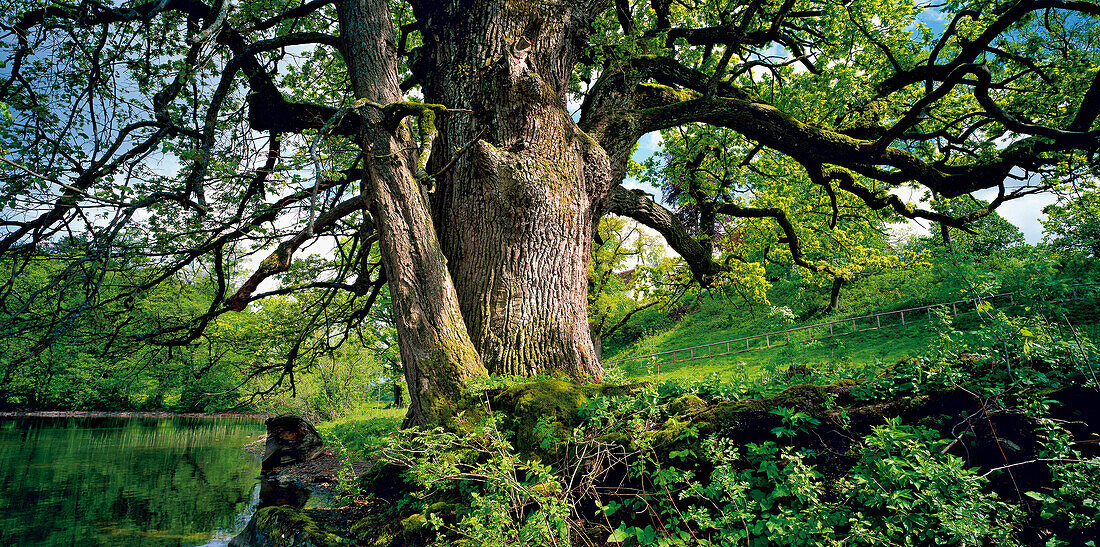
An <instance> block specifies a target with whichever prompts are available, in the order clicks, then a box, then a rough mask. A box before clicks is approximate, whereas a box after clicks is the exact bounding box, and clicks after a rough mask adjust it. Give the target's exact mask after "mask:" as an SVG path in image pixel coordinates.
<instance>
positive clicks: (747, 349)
mask: <svg viewBox="0 0 1100 547" xmlns="http://www.w3.org/2000/svg"><path fill="white" fill-rule="evenodd" d="M745 351H749V339H748V338H746V339H745Z"/></svg>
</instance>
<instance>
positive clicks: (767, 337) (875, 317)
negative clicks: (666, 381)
mask: <svg viewBox="0 0 1100 547" xmlns="http://www.w3.org/2000/svg"><path fill="white" fill-rule="evenodd" d="M1096 286H1100V283H1078V284H1075V285H1070V286H1069V288H1070V293H1069V294H1068V295H1066V296H1067V297H1066V298H1063V299H1060V300H1057V301H1058V302H1068V301H1072V300H1080V299H1081V298H1083V297H1084V296H1085V295H1091V293H1092V291H1091V290H1089V289H1091V288H1093V287H1096ZM1021 293H1023V291H1016V292H1007V293H998V294H991V295H989V296H983V297H977V298H971V299H968V300H956V301H954V302H941V303H938V304H929V305H927V306H918V307H915V308H906V309H903V310H894V311H888V312H883V313H875V314H870V315H860V316H858V317H849V318H847V319H837V320H834V321H827V322H824V323H815V324H813V325H805V326H801V327H795V328H793V329H787V330H780V331H774V332H767V333H764V334H755V335H752V336H744V337H741V338H734V339H732V340H723V341H721V342H712V343H710V344H702V345H699V346H692V347H688V348H680V349H673V350H667V351H661V352H657V353H649V354H646V355H639V356H636V357H626V358H623V359H615V360H613V361H605V362H604V364H605V365H614V364H618V363H626V362H630V361H637V362H638V366H639V367H652V366H653V365H655V364H656V365H662V364H671V363H681V362H684V361H694V360H697V359H710V358H713V357H723V356H726V355H736V354H738V353H744V352H746V351H754V350H761V349H768V348H773V347H781V346H785V345H787V344H790V343H791V342H811V341H813V340H822V339H826V338H833V337H835V336H847V335H849V334H856V333H859V332H865V331H871V330H879V329H884V328H896V327H900V326H903V325H908V324H910V323H913V322H916V321H920V320H923V319H931V318H932V310H934V309H936V308H948V307H949V308H950V309H951V315H952V316H957V315H959V313H960V311H959V310H960V309H962V310H963V313H965V312H966V311H969V308H971V307H974V308H975V309H977V307H978V306H979V305H981V303H983V302H987V303H990V304H992V303H993V301H994V300H1001V301H1005V300H1007V302H1008V303H1009V304H1010V305H1011V304H1015V303H1016V299H1017V298H1018V297H1020V295H1021ZM1040 299H1041V300H1042V301H1048V299H1046V298H1043V297H1040Z"/></svg>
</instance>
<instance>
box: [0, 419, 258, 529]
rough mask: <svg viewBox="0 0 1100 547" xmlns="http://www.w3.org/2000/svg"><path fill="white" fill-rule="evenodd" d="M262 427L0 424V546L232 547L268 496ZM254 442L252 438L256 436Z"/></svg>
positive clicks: (185, 422)
mask: <svg viewBox="0 0 1100 547" xmlns="http://www.w3.org/2000/svg"><path fill="white" fill-rule="evenodd" d="M263 432H264V426H263V424H262V423H261V422H251V421H248V422H245V421H231V420H206V419H136V418H74V419H54V418H18V419H0V545H50V546H54V545H125V546H131V545H133V546H146V545H149V546H154V545H155V546H165V545H224V544H225V543H226V542H227V541H228V540H229V538H230V537H231V536H232V535H233V534H234V533H235V532H237V531H238V530H239V529H240V528H242V527H243V526H244V525H245V524H246V523H247V522H248V517H249V516H250V513H251V512H252V511H254V508H255V503H256V499H257V497H258V487H257V485H256V480H255V479H256V476H257V474H258V473H259V469H260V465H259V461H258V459H257V458H256V457H255V456H251V455H249V454H247V453H245V452H243V451H242V450H241V447H242V446H244V445H245V444H247V443H248V442H249V441H250V440H251V439H255V438H256V436H258V435H260V434H262V433H263ZM250 436H251V437H250Z"/></svg>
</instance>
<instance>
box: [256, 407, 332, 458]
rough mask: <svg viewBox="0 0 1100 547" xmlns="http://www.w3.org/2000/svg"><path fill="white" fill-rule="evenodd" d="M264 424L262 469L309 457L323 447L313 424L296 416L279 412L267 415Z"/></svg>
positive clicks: (314, 456)
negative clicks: (265, 429) (273, 415)
mask: <svg viewBox="0 0 1100 547" xmlns="http://www.w3.org/2000/svg"><path fill="white" fill-rule="evenodd" d="M266 424H267V444H266V445H265V446H264V458H263V462H262V464H261V467H262V469H263V471H265V472H267V471H271V470H272V469H275V468H276V467H281V466H284V465H292V464H295V463H299V462H304V461H309V460H312V459H313V458H316V457H317V456H319V455H320V454H321V451H322V449H323V448H324V446H325V443H324V441H322V440H321V435H319V434H318V433H317V430H316V429H314V428H313V424H311V423H309V421H307V420H306V419H305V418H302V417H300V416H295V415H293V414H282V415H279V416H276V417H274V418H268V420H267V422H266Z"/></svg>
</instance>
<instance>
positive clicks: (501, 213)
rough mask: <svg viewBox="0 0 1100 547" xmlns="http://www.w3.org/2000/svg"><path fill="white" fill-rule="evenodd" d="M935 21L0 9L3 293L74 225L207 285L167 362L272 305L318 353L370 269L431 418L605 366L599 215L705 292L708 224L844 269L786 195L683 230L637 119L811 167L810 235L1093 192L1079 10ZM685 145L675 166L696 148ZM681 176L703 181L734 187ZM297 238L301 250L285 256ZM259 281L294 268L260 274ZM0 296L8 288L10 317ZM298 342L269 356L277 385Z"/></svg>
mask: <svg viewBox="0 0 1100 547" xmlns="http://www.w3.org/2000/svg"><path fill="white" fill-rule="evenodd" d="M931 9H932V8H927V7H925V6H924V4H920V3H917V2H914V1H913V0H853V1H843V2H841V1H837V0H789V1H783V2H779V1H770V0H769V1H763V0H762V1H747V2H726V1H715V0H700V1H697V2H688V3H683V2H671V1H669V0H650V1H640V0H639V1H636V2H630V1H629V0H562V1H558V2H527V3H523V2H514V1H510V0H478V1H474V0H445V1H423V0H409V1H407V2H401V1H391V0H311V1H308V2H301V1H300V0H287V1H283V0H263V1H260V0H243V1H241V2H237V3H231V2H227V1H224V0H223V1H219V2H215V3H212V4H207V3H204V2H203V1H202V0H152V1H148V2H145V1H141V0H136V1H133V2H128V3H124V4H120V5H115V4H107V3H102V2H100V1H98V0H85V1H82V2H80V3H76V4H73V3H63V2H53V1H46V0H10V1H9V2H7V3H6V4H5V9H4V11H3V13H0V24H2V25H3V28H4V32H5V33H6V35H5V36H6V37H5V41H4V45H2V46H0V48H2V56H3V62H4V65H3V66H4V68H3V69H2V70H3V75H2V76H0V101H2V102H4V103H5V104H6V105H7V106H8V107H9V108H10V116H9V117H7V118H6V121H5V122H4V125H3V126H0V147H2V148H3V149H4V152H3V158H4V161H3V162H2V163H3V171H2V177H3V192H2V194H0V201H2V202H3V203H4V205H5V209H4V213H3V225H2V228H3V233H2V234H0V256H2V257H4V258H5V259H6V260H9V263H10V264H11V267H10V269H9V270H8V271H9V272H11V273H12V275H13V276H14V275H17V272H19V271H21V270H22V269H24V265H25V264H26V263H27V262H28V261H31V260H33V257H34V256H36V253H37V252H40V248H41V247H42V246H46V245H49V244H50V242H52V241H55V240H56V239H57V238H59V237H62V236H66V235H72V236H74V237H76V238H78V239H80V240H83V241H87V242H89V244H88V246H87V248H86V251H85V254H84V255H82V256H80V257H74V261H77V262H80V263H81V264H84V265H85V266H88V265H92V264H101V263H105V262H104V261H105V259H106V258H107V257H117V256H119V255H127V256H142V257H144V259H145V260H147V261H149V263H150V264H153V265H155V266H156V267H155V268H150V269H149V270H147V275H144V276H143V277H141V278H140V279H138V280H135V282H134V283H133V284H132V285H131V287H132V289H133V290H132V292H134V293H140V292H143V291H149V290H151V289H152V287H154V286H156V285H158V284H160V283H166V282H169V281H168V280H169V279H172V278H173V277H175V276H177V275H178V274H179V273H180V272H182V271H184V270H185V269H188V268H194V267H201V268H204V269H206V270H207V271H208V272H209V274H210V279H211V280H213V287H214V292H213V298H212V299H211V302H210V303H209V306H206V307H205V309H204V310H201V311H200V313H198V314H196V316H194V317H191V318H188V319H183V318H180V320H179V321H178V322H176V323H175V324H173V325H168V324H165V325H164V326H163V328H160V329H157V330H155V331H150V332H148V333H146V334H144V335H143V339H144V340H146V341H148V342H149V343H156V344H161V345H163V346H166V347H176V346H183V345H186V344H189V343H191V342H192V341H194V340H196V339H198V338H199V337H200V336H201V335H202V331H203V330H204V329H205V328H206V327H207V326H209V325H210V324H211V323H210V321H211V319H212V318H213V317H216V316H218V315H221V314H224V313H227V312H229V311H240V310H243V309H245V307H246V306H247V305H248V303H250V302H253V301H256V300H258V299H261V298H264V297H266V296H272V295H280V294H295V295H296V297H298V296H300V297H301V298H302V299H303V317H302V330H303V331H316V333H315V334H318V335H316V336H315V335H308V336H300V337H296V338H295V339H296V340H301V341H305V340H309V341H313V342H312V343H313V344H314V347H318V348H321V347H323V346H324V344H325V342H323V341H325V340H328V339H329V338H330V337H329V336H321V335H319V333H320V332H322V331H324V332H328V333H329V334H331V332H330V331H331V329H332V328H333V326H344V327H347V328H350V329H355V328H357V326H358V324H359V322H361V321H362V320H363V319H364V318H365V317H366V315H367V314H368V312H366V311H364V310H365V309H366V308H368V307H369V306H370V305H371V304H372V303H373V302H374V301H376V299H377V297H376V295H377V294H378V292H379V291H380V290H381V286H382V285H383V284H386V283H388V284H389V288H390V293H391V295H392V303H393V307H394V319H395V323H396V329H397V334H398V339H399V343H400V349H401V362H402V365H403V367H404V370H405V377H406V379H407V381H408V385H409V388H410V389H409V396H410V399H411V406H410V411H409V415H408V423H410V424H421V423H426V422H431V421H434V420H437V419H439V418H441V417H443V416H445V415H447V413H448V412H450V410H451V409H452V404H451V403H450V401H451V400H452V399H453V398H454V397H456V396H457V395H458V393H459V390H461V388H462V386H463V385H464V383H465V381H466V380H467V379H469V378H471V377H473V376H477V375H482V374H485V373H487V372H489V373H502V374H524V375H530V374H534V373H537V372H540V371H556V372H561V373H565V374H568V375H571V376H573V377H576V378H599V377H600V376H601V375H602V367H601V366H600V363H599V360H598V358H597V357H596V354H595V352H594V350H593V345H592V340H591V337H590V335H589V329H588V326H589V325H588V318H587V316H586V311H587V298H586V294H585V292H586V289H587V284H588V267H587V262H588V260H589V258H590V255H591V252H590V251H591V241H592V238H593V235H594V233H595V230H596V226H597V224H598V220H599V218H600V217H602V216H603V214H604V213H606V212H608V211H613V212H616V213H618V214H621V215H624V216H629V217H631V218H634V219H636V220H638V221H639V222H642V223H644V224H646V225H649V226H651V227H653V228H654V229H656V230H657V231H658V232H660V233H661V234H662V235H663V236H665V237H666V238H667V239H668V242H669V244H670V245H671V246H672V247H673V248H674V249H676V250H677V252H678V253H679V254H680V255H681V256H683V257H684V259H685V260H686V262H687V263H688V264H689V266H690V268H691V271H692V272H693V274H694V276H695V278H696V279H697V280H698V281H699V282H700V283H702V284H708V283H711V282H712V280H716V279H720V278H722V277H723V276H724V277H725V278H727V279H731V278H736V277H738V276H739V275H740V273H739V271H742V270H745V271H749V270H753V271H755V270H756V269H757V268H755V267H750V266H749V265H747V263H740V264H741V265H738V261H736V260H733V261H729V262H726V261H725V260H724V259H721V260H716V258H721V255H718V256H717V257H716V255H715V253H714V249H715V244H716V242H717V241H718V238H719V233H718V232H717V231H715V232H714V233H713V234H711V233H709V232H708V231H707V230H709V227H708V226H709V224H708V222H709V220H708V219H709V218H710V215H711V214H712V213H713V214H714V215H718V216H721V215H725V216H729V217H733V218H741V219H745V218H749V219H765V220H767V221H768V222H773V223H775V226H777V227H778V229H779V230H780V231H782V233H783V235H782V236H781V237H779V238H777V239H776V243H782V245H785V246H786V247H787V249H788V252H789V253H790V255H791V257H792V259H793V260H795V261H796V262H798V257H799V256H800V255H801V256H802V261H803V262H805V263H806V264H810V265H812V266H814V267H817V268H821V269H823V271H824V268H826V266H827V267H829V268H834V269H838V271H840V268H841V266H839V265H836V264H827V263H825V262H822V263H819V262H820V261H819V260H818V259H815V258H813V257H811V256H809V255H808V254H806V253H800V252H799V251H800V249H802V248H803V247H800V245H801V246H804V247H806V248H808V245H809V244H808V243H803V242H802V241H801V235H800V233H799V231H798V230H797V229H796V228H795V225H796V224H800V223H801V222H802V218H803V217H801V216H799V213H800V211H802V209H803V208H804V207H803V204H802V203H800V202H797V201H792V202H789V203H787V204H784V205H764V204H757V203H755V202H754V201H753V200H752V199H748V196H747V195H746V196H743V197H744V198H746V199H744V200H742V201H738V200H737V199H731V198H732V197H734V196H718V195H716V194H712V195H711V196H710V198H709V199H708V200H703V201H697V203H701V204H703V205H705V206H706V207H710V206H709V205H706V204H707V203H713V204H714V205H715V207H714V208H713V210H708V211H700V217H699V218H700V227H701V228H703V230H702V231H698V230H697V231H695V232H694V233H693V232H691V231H689V230H687V229H686V227H685V226H684V224H683V222H682V221H681V220H680V219H678V218H677V217H676V216H675V215H674V214H672V212H670V211H668V210H667V209H665V208H664V207H663V206H661V205H660V204H658V203H656V202H655V201H654V200H652V199H650V198H649V197H648V196H645V195H643V194H637V193H633V192H630V191H627V190H626V189H624V188H623V187H622V186H621V183H622V181H623V179H624V177H625V176H626V174H627V173H628V171H630V170H631V163H630V159H629V158H630V155H631V153H632V152H633V150H634V148H635V145H636V143H637V142H638V140H639V139H640V138H641V137H642V136H643V135H645V134H647V133H650V132H655V131H664V130H672V129H675V128H685V130H687V131H698V132H708V131H719V128H722V130H723V132H724V135H726V136H723V137H722V139H718V140H717V141H716V142H719V143H723V142H728V143H729V146H728V147H726V146H722V147H719V148H718V149H717V150H714V152H713V154H714V155H721V156H723V157H725V158H726V159H725V160H722V161H724V164H725V165H733V164H735V163H736V164H744V169H745V170H746V171H748V172H752V173H753V174H754V175H755V176H758V177H760V178H767V179H771V180H776V181H781V180H783V179H787V178H789V177H795V178H798V179H800V180H802V181H809V183H810V184H812V185H816V187H817V188H818V189H819V190H820V192H822V193H824V194H825V195H826V196H827V197H828V199H829V201H830V202H831V203H832V204H833V205H831V208H832V212H831V214H830V213H826V216H827V217H840V216H841V215H844V214H847V213H848V211H847V210H846V209H843V208H842V205H844V206H846V204H848V203H852V202H853V200H854V201H860V202H863V203H864V204H866V205H867V207H869V208H870V209H873V210H875V211H881V210H890V211H892V212H893V214H896V215H901V216H904V217H908V218H923V219H926V220H932V221H936V222H943V223H945V224H948V225H962V223H963V222H964V221H966V220H974V219H976V218H978V217H980V216H982V215H984V214H987V213H988V209H990V208H991V207H994V206H997V205H1000V204H1001V203H1003V202H1005V201H1007V200H1010V199H1013V198H1016V197H1019V196H1021V195H1025V194H1026V193H1027V190H1023V191H1021V190H1019V189H1018V188H1017V187H1013V188H1012V189H1009V188H1008V184H1007V183H1006V181H1009V180H1010V178H1015V177H1023V178H1022V179H1021V180H1023V181H1025V183H1031V182H1026V181H1034V184H1040V185H1049V184H1055V183H1058V182H1060V181H1065V180H1068V179H1074V178H1080V177H1082V176H1086V175H1089V174H1090V173H1091V174H1094V173H1093V169H1094V167H1093V164H1090V163H1089V162H1087V161H1086V156H1087V155H1088V154H1091V153H1094V152H1095V151H1096V150H1097V148H1100V142H1098V141H1100V133H1098V132H1097V131H1096V130H1095V129H1094V128H1095V123H1096V119H1097V116H1098V114H1100V76H1098V75H1097V73H1096V66H1098V65H1100V59H1098V56H1100V43H1098V42H1100V33H1098V32H1096V27H1097V25H1096V23H1097V17H1098V16H1100V6H1098V5H1097V4H1096V3H1094V2H1090V1H1082V0H1012V1H996V0H994V1H988V0H961V1H952V2H948V3H946V4H945V5H943V6H942V7H940V8H937V9H938V10H940V11H938V13H936V15H937V16H943V17H946V18H947V19H948V20H949V23H948V24H947V25H946V27H945V28H944V30H943V31H942V32H938V33H936V32H932V31H931V30H930V29H929V28H928V27H927V26H925V25H924V24H923V23H921V20H920V17H922V16H923V15H924V14H926V13H928V12H929V10H931ZM577 105H579V107H578V106H577ZM574 110H576V111H577V114H578V115H579V116H578V118H574V116H573V111H574ZM682 148H683V150H684V152H685V154H687V155H684V156H678V158H677V160H676V162H675V163H676V164H677V165H685V166H690V165H691V163H692V161H694V159H693V157H692V155H693V154H694V155H696V156H697V155H698V154H699V153H700V152H702V148H699V149H694V148H691V147H682ZM676 154H679V153H678V152H677V153H676ZM781 158H785V159H781ZM704 161H710V160H707V159H706V157H704ZM715 161H718V160H715ZM699 180H700V182H702V183H705V184H703V185H701V186H699V187H698V188H697V190H698V191H699V192H703V193H711V192H723V191H726V190H728V191H730V192H733V191H735V190H736V188H735V187H725V188H726V189H725V190H724V189H723V186H722V184H717V185H712V184H711V181H710V180H709V179H706V178H702V179H699ZM800 185H801V184H800ZM908 185H917V186H921V187H923V188H926V189H929V190H931V191H933V192H935V193H936V195H938V196H943V197H946V198H953V197H957V196H961V195H964V194H968V193H971V192H975V191H978V190H982V189H987V188H995V189H1000V190H1001V192H1000V195H999V197H998V198H997V199H995V200H994V201H993V202H992V203H991V204H990V207H989V208H982V209H980V210H977V211H974V212H973V213H970V214H967V215H964V216H963V217H962V218H952V217H950V216H948V215H945V214H942V213H939V212H937V211H934V210H930V209H925V208H922V207H920V206H917V205H914V204H908V203H905V202H904V201H903V200H902V199H900V198H899V197H897V195H896V194H894V193H891V190H894V189H897V188H900V187H904V186H908ZM684 190H685V191H687V192H688V193H692V192H696V189H692V188H690V187H689V188H686V189H684ZM834 195H835V196H836V199H835V200H833V199H832V198H833V196H834ZM842 196H843V197H842ZM719 198H721V199H719ZM693 199H694V198H693ZM816 202H817V201H816V200H815V201H814V203H816ZM876 214H877V213H876ZM716 218H717V217H716ZM837 222H839V218H838V220H837ZM837 222H830V223H829V225H830V228H829V229H833V227H832V226H831V224H837ZM729 224H731V221H728V220H721V221H716V222H715V223H714V226H715V227H716V228H718V227H724V226H727V225H729ZM818 225H820V224H818ZM723 233H728V230H724V231H723ZM815 239H818V240H821V241H827V240H828V238H827V237H825V238H821V237H819V238H815ZM318 241H323V242H324V245H323V247H320V246H319V247H314V249H322V248H323V249H324V251H323V252H321V253H320V254H322V255H323V256H321V257H319V258H316V259H309V260H301V255H303V254H308V253H304V252H303V251H304V249H306V248H307V246H308V245H309V244H311V243H316V242H318ZM375 248H377V249H379V252H378V254H377V255H375V254H374V249H375ZM263 255H266V256H267V257H266V258H263V259H262V260H259V259H260V257H261V256H263ZM253 256H254V257H255V258H256V259H257V260H258V264H254V266H253V269H252V272H251V273H250V274H245V273H244V272H243V271H242V270H241V268H242V265H243V264H252V263H251V262H248V261H247V260H246V259H247V258H249V257H253ZM372 256H378V257H379V260H377V261H376V260H373V259H372V258H371V257H372ZM296 257H297V258H296ZM302 262H304V263H302ZM731 268H732V269H731ZM93 270H94V268H90V267H83V270H82V271H83V272H85V273H88V274H89V275H87V276H86V281H85V282H82V283H81V284H80V286H79V287H77V286H75V285H70V286H69V288H70V289H72V290H73V291H75V293H76V294H77V295H80V294H83V295H85V297H75V298H70V297H69V296H68V295H67V296H66V297H64V298H61V297H59V298H58V299H57V300H55V302H56V303H57V306H58V308H57V309H58V314H60V315H62V316H71V315H73V314H79V313H83V312H81V311H79V310H83V309H86V307H87V306H98V305H100V303H101V302H100V301H99V300H98V299H97V298H96V297H94V296H91V295H93V294H95V293H97V292H98V291H99V289H101V288H102V286H101V285H100V284H98V283H97V282H96V281H95V280H96V279H97V275H96V274H95V272H94V271H93ZM280 275H282V276H284V277H286V276H289V277H290V279H286V280H284V281H283V284H282V285H281V286H279V287H276V288H270V289H269V288H267V285H265V284H264V281H265V280H267V279H269V278H273V277H275V276H280ZM14 284H15V283H14V281H8V282H7V283H0V302H3V306H2V307H3V309H6V310H7V313H12V314H14V313H17V312H18V311H19V309H20V308H19V306H15V305H13V304H9V303H8V301H9V299H10V298H11V297H12V295H13V294H14V289H13V286H14ZM49 295H50V296H55V293H52V292H51V293H49ZM338 295H340V296H338ZM45 296H46V294H40V295H39V296H35V297H34V298H40V297H45ZM120 298H123V297H121V296H120ZM40 342H44V343H46V344H49V343H50V338H49V337H48V336H47V337H46V338H43V339H40V340H39V341H34V342H31V344H32V345H37V344H39V343H40ZM307 346H308V344H305V342H292V349H293V347H298V348H299V349H306V347H307ZM300 355H301V351H299V352H294V351H290V352H289V353H288V355H287V361H286V364H285V371H286V373H287V374H290V373H292V372H293V370H294V367H295V359H296V358H297V357H298V356H300Z"/></svg>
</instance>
